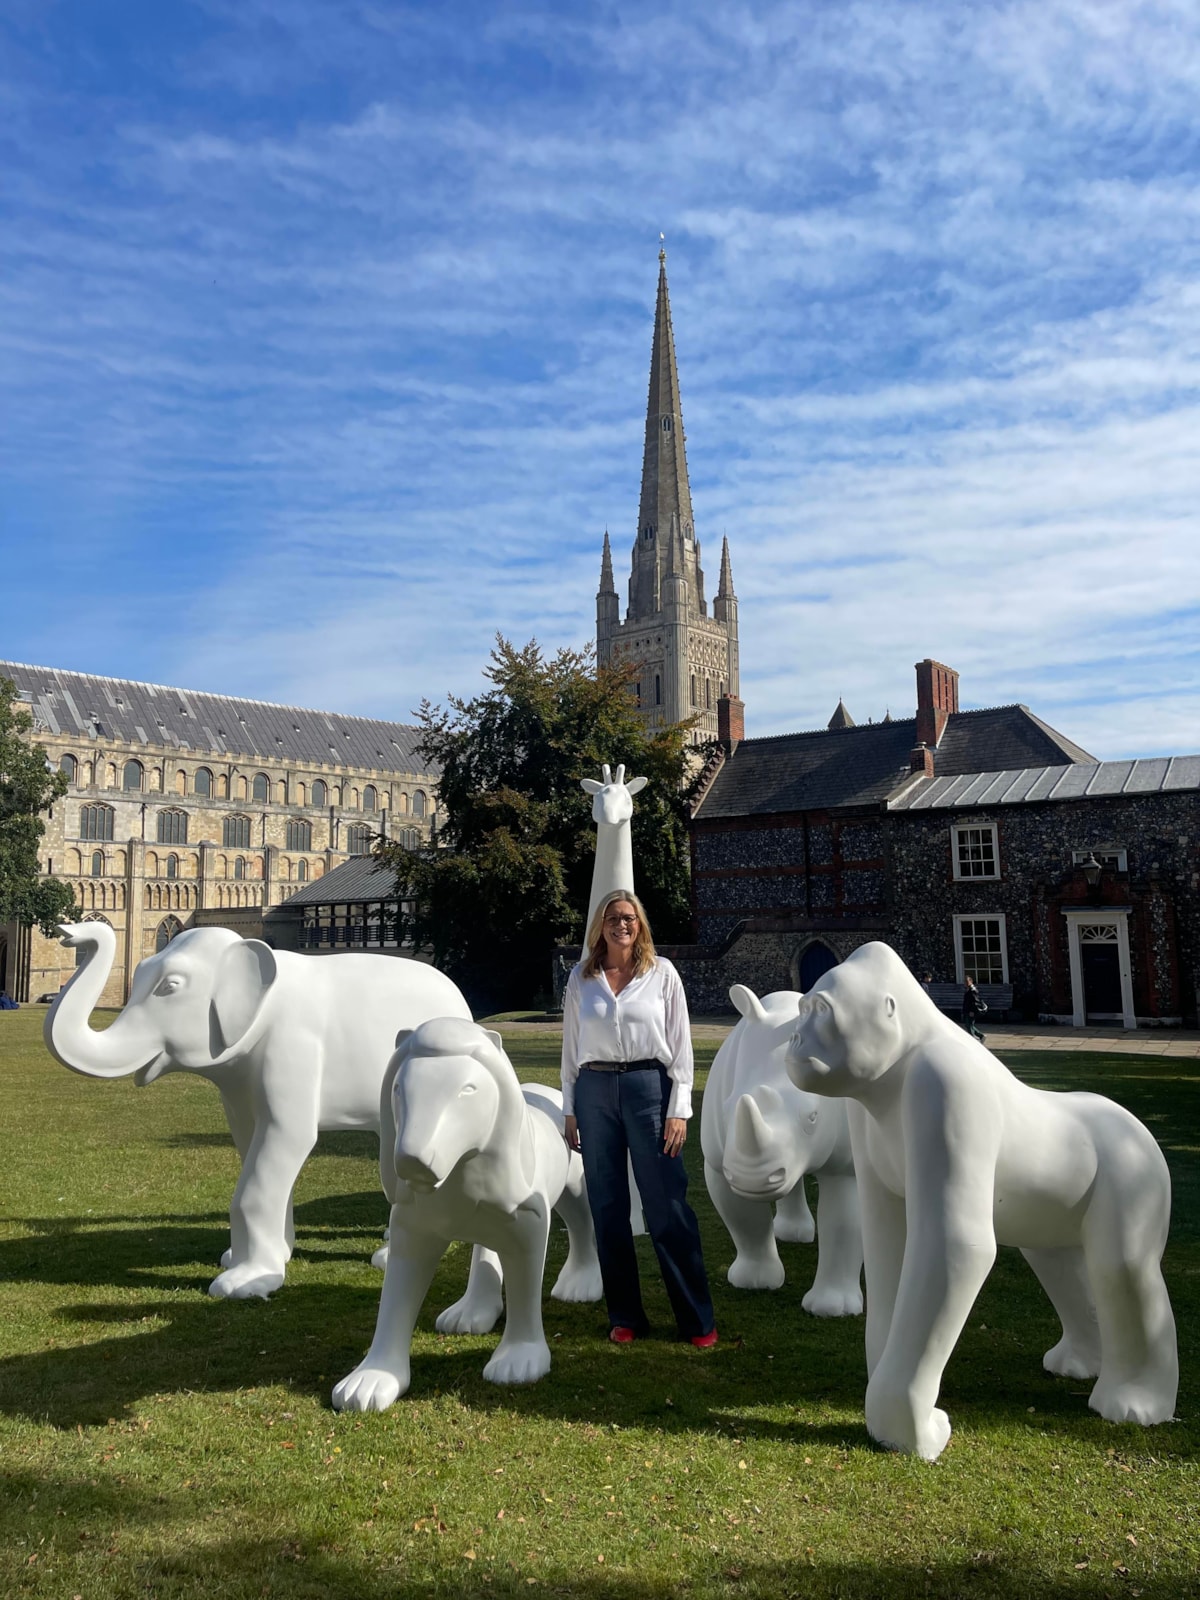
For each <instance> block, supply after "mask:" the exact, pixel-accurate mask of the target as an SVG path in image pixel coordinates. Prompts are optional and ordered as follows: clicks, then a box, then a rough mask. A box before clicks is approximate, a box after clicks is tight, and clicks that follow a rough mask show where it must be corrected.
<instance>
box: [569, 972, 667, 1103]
mask: <svg viewBox="0 0 1200 1600" xmlns="http://www.w3.org/2000/svg"><path fill="white" fill-rule="evenodd" d="M582 966H583V963H582V962H580V964H579V965H578V966H576V967H575V968H574V970H573V971H572V973H571V976H570V977H569V978H568V979H567V989H566V993H565V994H564V995H563V1045H562V1094H563V1111H564V1113H565V1114H566V1115H567V1116H568V1117H573V1116H574V1115H575V1080H576V1078H578V1076H579V1069H580V1067H581V1066H582V1065H583V1064H584V1062H585V1061H652V1060H655V1059H657V1060H659V1061H661V1062H662V1064H663V1066H665V1067H666V1069H667V1074H668V1076H669V1077H670V1079H671V1099H670V1101H669V1103H668V1105H667V1115H668V1116H669V1117H690V1116H691V1114H692V1079H693V1077H694V1076H695V1070H696V1069H695V1063H694V1061H693V1059H692V1035H691V1029H690V1027H689V1025H688V1009H687V996H686V995H685V994H684V992H683V984H682V983H681V982H680V978H679V974H678V973H677V972H676V970H675V968H674V967H673V966H672V965H671V963H670V962H669V961H665V960H664V959H663V957H662V956H659V957H658V959H657V961H655V963H654V965H653V966H652V967H651V968H650V971H649V972H646V973H643V974H642V976H641V977H640V978H633V979H632V980H631V981H630V982H629V983H627V984H626V986H625V987H624V988H623V989H622V990H621V992H620V994H613V992H612V990H611V989H610V988H609V986H608V979H607V978H606V977H605V976H604V974H603V972H598V973H597V974H596V976H595V977H594V978H585V977H584V976H583V972H582Z"/></svg>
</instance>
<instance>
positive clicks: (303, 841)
mask: <svg viewBox="0 0 1200 1600" xmlns="http://www.w3.org/2000/svg"><path fill="white" fill-rule="evenodd" d="M287 849H289V850H311V849H312V823H311V822H301V821H292V822H289V823H288V825H287Z"/></svg>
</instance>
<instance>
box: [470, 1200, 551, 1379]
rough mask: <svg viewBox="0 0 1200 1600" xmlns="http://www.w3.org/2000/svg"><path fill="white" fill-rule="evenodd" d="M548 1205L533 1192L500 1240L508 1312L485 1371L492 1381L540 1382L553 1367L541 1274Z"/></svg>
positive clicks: (544, 1259)
mask: <svg viewBox="0 0 1200 1600" xmlns="http://www.w3.org/2000/svg"><path fill="white" fill-rule="evenodd" d="M549 1237H550V1210H549V1207H548V1206H547V1205H546V1203H545V1201H544V1200H543V1199H541V1197H538V1196H535V1197H534V1198H533V1199H531V1200H530V1201H528V1202H527V1203H526V1204H525V1205H524V1206H522V1207H521V1208H520V1209H519V1210H518V1211H517V1213H516V1215H515V1216H514V1217H513V1218H512V1221H511V1224H510V1227H509V1230H508V1237H507V1238H506V1239H505V1240H503V1241H502V1242H501V1244H500V1259H501V1260H502V1261H503V1263H504V1283H505V1290H506V1294H507V1300H508V1315H507V1316H506V1318H505V1320H504V1337H503V1338H502V1339H501V1340H500V1343H499V1344H498V1345H497V1347H496V1352H495V1354H494V1355H493V1356H492V1359H491V1360H490V1361H489V1362H488V1364H487V1366H486V1367H484V1369H483V1375H484V1377H485V1378H487V1379H488V1381H489V1382H490V1383H536V1382H537V1380H538V1379H539V1378H544V1377H545V1375H546V1373H548V1372H549V1371H550V1346H549V1345H548V1344H547V1343H546V1335H545V1333H544V1332H543V1330H542V1276H543V1274H544V1272H545V1270H546V1243H547V1240H548V1239H549Z"/></svg>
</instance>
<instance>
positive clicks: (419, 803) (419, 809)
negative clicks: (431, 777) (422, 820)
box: [412, 789, 425, 817]
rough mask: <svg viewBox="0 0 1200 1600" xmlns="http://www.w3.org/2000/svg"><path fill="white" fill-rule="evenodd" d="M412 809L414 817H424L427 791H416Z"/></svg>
mask: <svg viewBox="0 0 1200 1600" xmlns="http://www.w3.org/2000/svg"><path fill="white" fill-rule="evenodd" d="M412 809H413V816H414V817H423V816H424V815H425V791H424V789H415V790H414V791H413V797H412Z"/></svg>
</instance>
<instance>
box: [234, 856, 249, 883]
mask: <svg viewBox="0 0 1200 1600" xmlns="http://www.w3.org/2000/svg"><path fill="white" fill-rule="evenodd" d="M233 875H234V877H235V878H239V879H240V878H244V877H245V876H246V858H245V856H238V857H237V859H236V860H235V861H234V863H233Z"/></svg>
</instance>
